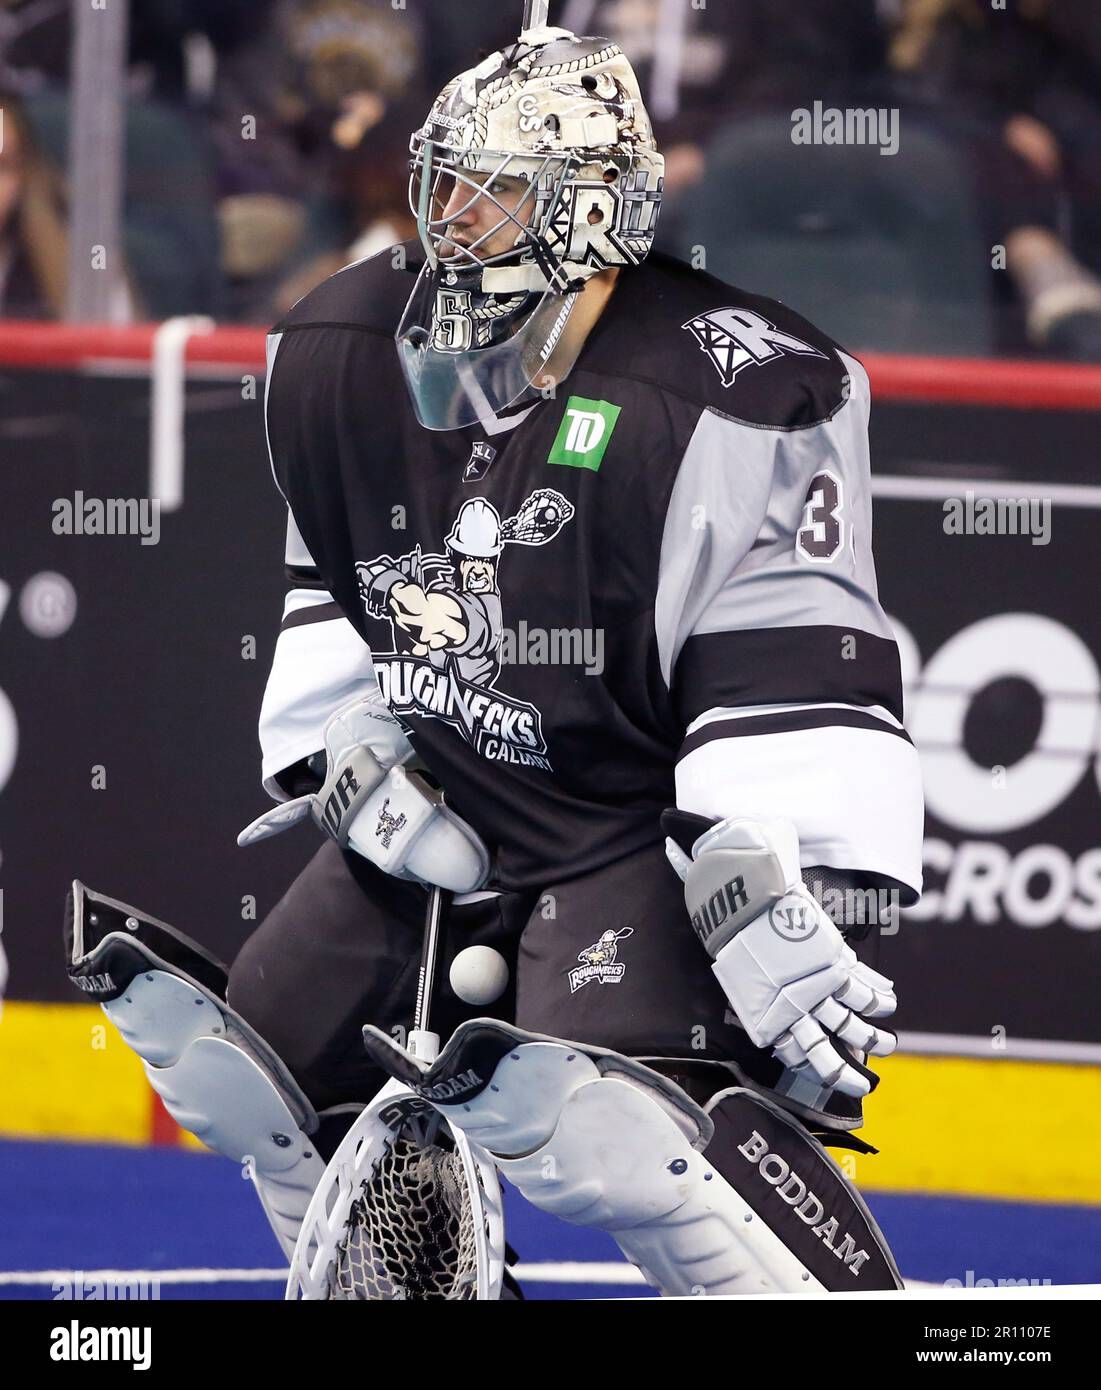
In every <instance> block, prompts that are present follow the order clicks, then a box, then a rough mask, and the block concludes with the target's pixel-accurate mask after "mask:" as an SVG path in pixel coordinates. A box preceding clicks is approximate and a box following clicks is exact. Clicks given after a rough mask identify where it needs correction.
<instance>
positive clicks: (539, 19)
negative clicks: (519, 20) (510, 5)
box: [524, 0, 550, 30]
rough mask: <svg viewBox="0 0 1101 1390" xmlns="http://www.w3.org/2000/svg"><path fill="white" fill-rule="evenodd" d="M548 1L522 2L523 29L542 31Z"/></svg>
mask: <svg viewBox="0 0 1101 1390" xmlns="http://www.w3.org/2000/svg"><path fill="white" fill-rule="evenodd" d="M549 6H550V0H524V29H525V30H528V29H542V28H544V27H545V26H546V23H547V10H548V8H549Z"/></svg>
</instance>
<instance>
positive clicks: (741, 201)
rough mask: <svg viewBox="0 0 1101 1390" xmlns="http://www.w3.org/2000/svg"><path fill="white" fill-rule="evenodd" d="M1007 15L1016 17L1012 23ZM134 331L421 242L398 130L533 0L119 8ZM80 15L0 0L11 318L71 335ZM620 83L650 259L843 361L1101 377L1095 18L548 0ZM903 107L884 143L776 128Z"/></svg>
mask: <svg viewBox="0 0 1101 1390" xmlns="http://www.w3.org/2000/svg"><path fill="white" fill-rule="evenodd" d="M1003 6H1004V7H1003ZM130 8H131V16H130V30H129V62H128V67H127V71H126V74H125V82H126V97H127V102H126V128H125V138H126V198H125V216H124V223H125V246H126V283H127V286H128V291H129V293H128V304H127V306H126V309H125V312H126V313H127V314H128V315H130V316H132V317H134V318H138V319H159V318H163V317H166V316H168V315H170V314H177V313H205V314H211V315H213V316H214V317H215V318H217V319H219V320H220V321H229V322H243V323H256V324H267V323H270V322H271V321H272V320H273V319H275V318H277V317H278V316H279V315H280V314H281V313H282V312H284V311H285V310H286V309H287V308H288V307H289V306H290V305H291V304H292V303H293V302H294V301H295V300H296V299H297V298H299V297H300V296H301V295H302V294H303V293H305V292H306V290H308V289H309V288H310V287H311V286H312V285H313V284H315V283H317V282H318V281H319V280H321V279H323V278H324V277H326V276H327V275H329V274H331V273H332V272H334V271H335V270H337V269H339V268H340V267H341V266H343V265H346V264H347V263H348V262H349V261H351V260H356V259H358V258H360V257H362V256H364V255H367V254H370V253H372V252H373V251H376V250H380V249H383V248H385V247H387V246H389V245H390V244H392V243H393V242H395V241H399V240H402V239H404V238H407V237H410V236H412V235H414V234H415V228H414V224H413V220H412V217H411V215H410V212H409V208H408V204H407V181H408V139H409V134H410V132H411V131H412V130H413V129H414V127H416V126H418V125H420V124H421V123H422V122H423V119H424V116H425V114H426V112H427V110H428V107H429V105H430V103H431V100H432V97H433V96H434V95H435V93H436V92H437V91H438V90H439V88H440V87H442V86H443V85H444V83H445V82H446V81H447V79H448V78H449V77H451V76H452V75H453V74H454V73H456V72H458V71H460V70H461V69H463V68H466V67H469V66H470V65H471V64H472V63H473V62H475V61H477V59H478V58H479V57H480V56H482V55H484V54H485V53H488V52H491V51H493V50H494V49H496V48H499V47H502V46H504V45H505V44H507V43H508V42H509V41H511V40H512V39H514V38H515V36H516V32H517V30H518V27H519V19H520V14H521V8H522V7H521V0H462V2H461V3H460V2H459V0H131V7H130ZM71 10H72V6H71V3H70V0H0V108H2V109H3V119H4V124H3V141H2V146H0V316H3V317H7V318H34V319H50V318H60V317H62V316H63V314H64V305H65V297H66V273H67V272H66V265H67V230H66V223H67V180H66V147H67V133H68V118H69V99H70V98H69V61H70V51H71V48H72V32H71ZM550 20H551V23H553V24H561V25H563V26H565V27H567V28H570V29H573V30H574V31H576V32H578V33H600V34H607V35H610V36H611V37H613V38H615V39H616V40H618V41H619V42H620V44H621V45H622V47H623V48H624V50H625V51H626V53H627V54H628V55H629V57H630V58H631V59H632V61H633V63H634V64H635V67H636V71H637V72H638V74H639V77H640V80H641V82H642V87H643V91H644V93H645V95H646V97H647V100H648V104H649V107H650V111H651V114H652V115H653V117H654V120H655V125H656V127H657V133H658V137H659V140H660V142H661V147H662V149H663V152H664V153H665V156H666V160H667V184H666V195H667V196H666V204H665V210H664V211H663V214H662V223H661V231H660V232H659V244H660V245H662V246H663V247H664V248H665V249H667V250H671V251H674V252H676V253H677V254H681V255H684V256H687V257H691V258H693V262H694V263H695V264H697V265H700V266H704V267H706V269H707V270H709V271H711V272H712V273H714V274H717V275H719V276H720V277H721V278H723V279H727V280H730V281H732V282H733V283H735V284H738V285H742V286H744V287H745V288H747V289H751V290H754V291H756V292H760V293H764V294H770V295H773V296H775V297H778V298H781V299H784V300H785V301H788V302H790V303H791V304H793V305H794V306H795V307H796V308H798V309H800V310H801V311H802V312H804V313H806V314H807V315H808V316H809V317H811V318H814V319H816V320H817V321H818V322H819V323H820V324H821V326H822V327H823V328H825V329H826V330H827V331H829V332H831V333H832V334H833V335H834V336H835V337H837V338H839V339H840V340H841V341H843V342H845V343H846V344H847V345H849V346H851V347H853V348H855V349H857V350H859V349H860V348H878V349H881V350H893V351H911V352H935V353H947V354H953V355H960V354H964V355H968V354H969V355H985V354H994V353H1002V354H1011V355H1015V356H1028V355H1036V356H1047V357H1051V358H1061V359H1070V360H1079V361H1101V3H1098V0H551V11H550ZM815 103H821V104H822V106H823V108H832V109H839V110H844V109H849V108H860V109H876V110H883V111H885V112H886V111H895V110H896V111H897V112H898V113H899V117H898V130H899V140H898V149H897V153H896V154H892V155H891V157H889V158H888V157H884V156H883V155H882V154H881V152H880V150H878V149H873V148H868V147H864V146H859V145H855V146H854V145H848V146H846V145H838V146H833V145H817V146H805V145H800V144H797V143H795V142H794V141H793V139H792V129H793V112H795V111H797V110H801V109H811V108H813V106H814V104H815Z"/></svg>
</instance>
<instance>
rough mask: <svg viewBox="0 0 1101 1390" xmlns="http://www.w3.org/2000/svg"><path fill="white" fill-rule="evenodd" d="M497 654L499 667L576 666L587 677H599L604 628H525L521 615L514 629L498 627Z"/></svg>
mask: <svg viewBox="0 0 1101 1390" xmlns="http://www.w3.org/2000/svg"><path fill="white" fill-rule="evenodd" d="M497 653H498V659H499V661H500V663H501V665H502V666H580V667H581V668H582V669H583V670H584V672H585V674H586V675H587V676H599V675H600V674H601V673H602V672H603V670H604V629H603V628H600V627H550V628H547V627H529V626H528V624H527V623H526V622H525V621H524V619H522V618H521V620H520V622H519V623H518V624H517V625H516V627H515V628H508V627H505V628H502V629H501V644H500V646H499V647H498V649H497Z"/></svg>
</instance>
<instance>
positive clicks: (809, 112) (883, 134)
mask: <svg viewBox="0 0 1101 1390" xmlns="http://www.w3.org/2000/svg"><path fill="white" fill-rule="evenodd" d="M791 143H792V144H793V145H878V146H879V153H880V154H883V155H892V154H898V150H899V109H898V107H897V106H890V107H888V106H873V107H861V106H847V107H845V108H844V109H842V108H840V107H837V106H824V105H823V104H822V102H820V101H816V102H815V103H814V105H813V106H812V107H810V108H807V107H805V106H800V107H799V108H797V109H796V110H795V111H793V112H792V113H791Z"/></svg>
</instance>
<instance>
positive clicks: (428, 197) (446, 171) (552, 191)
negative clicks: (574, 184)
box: [409, 131, 581, 293]
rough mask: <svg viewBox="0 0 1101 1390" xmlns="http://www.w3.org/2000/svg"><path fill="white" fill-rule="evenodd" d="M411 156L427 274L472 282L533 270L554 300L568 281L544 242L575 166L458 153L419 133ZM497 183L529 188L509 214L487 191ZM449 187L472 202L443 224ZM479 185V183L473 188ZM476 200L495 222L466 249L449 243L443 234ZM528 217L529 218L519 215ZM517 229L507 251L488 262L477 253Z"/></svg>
mask: <svg viewBox="0 0 1101 1390" xmlns="http://www.w3.org/2000/svg"><path fill="white" fill-rule="evenodd" d="M409 149H410V153H411V154H412V156H413V159H412V161H411V165H410V176H409V207H410V210H411V211H412V213H413V215H414V216H415V217H416V219H417V231H418V233H419V235H420V239H421V243H422V244H423V246H424V249H425V254H426V255H427V257H428V261H429V264H430V265H431V267H432V269H433V270H438V269H439V268H440V263H441V262H442V263H443V268H444V270H445V271H447V272H450V273H452V274H455V275H457V276H464V277H465V276H467V275H471V276H477V277H478V280H479V282H480V278H481V275H482V273H483V272H484V271H485V270H487V269H492V268H493V267H495V266H516V265H523V264H524V263H534V264H536V265H538V267H539V269H540V271H541V272H542V275H543V278H544V279H545V280H546V282H547V285H548V286H549V287H550V288H552V289H556V290H558V291H559V292H560V293H561V292H563V291H565V290H566V289H567V288H568V277H567V275H566V274H565V272H564V271H563V269H562V267H561V263H560V261H559V258H558V257H557V256H556V255H555V254H554V252H553V251H552V249H551V246H550V244H549V242H548V239H547V235H546V233H547V229H548V228H549V227H550V226H551V225H552V224H553V222H554V220H555V217H556V214H557V212H558V209H559V208H560V206H561V205H562V201H563V196H564V193H565V190H566V188H567V186H568V184H569V181H570V179H571V177H572V176H573V175H574V174H575V173H576V172H577V171H578V170H579V169H580V168H581V162H580V160H577V159H572V158H564V157H563V156H562V155H559V154H546V155H536V156H532V155H526V154H519V153H517V152H516V151H509V150H479V151H477V152H476V153H474V152H465V153H464V152H463V151H462V150H457V149H452V148H450V147H448V146H446V145H441V144H438V143H437V142H435V141H433V140H428V139H426V138H425V137H424V135H423V134H422V132H420V131H417V132H416V133H415V134H414V135H413V137H412V139H411V140H410V142H409ZM502 178H518V179H521V180H523V181H524V182H525V183H526V184H527V188H526V189H525V191H524V193H523V196H522V197H521V198H520V200H519V202H518V203H517V204H516V205H515V207H513V208H511V209H510V208H507V207H506V206H505V205H504V204H503V203H502V202H501V201H500V199H499V197H498V196H497V195H495V194H494V193H493V192H492V191H491V190H492V188H493V185H494V184H495V183H496V182H497V181H498V180H499V179H502ZM448 180H451V181H452V185H454V184H458V185H461V186H462V187H463V188H465V189H467V190H469V192H470V197H469V198H468V199H467V200H466V201H465V202H464V203H463V204H462V206H461V207H460V208H458V209H457V210H453V211H452V212H451V213H450V214H449V215H448V216H447V217H444V216H443V213H444V210H445V208H446V206H447V205H448V203H449V202H450V201H451V199H450V197H449V196H445V194H450V192H451V187H450V186H449V185H448V182H447V181H448ZM479 180H480V181H479ZM479 199H485V200H486V201H487V202H488V203H490V204H491V205H492V206H493V208H495V209H496V211H497V212H498V213H499V214H500V217H499V219H498V221H497V222H495V223H494V224H493V226H491V227H490V228H489V229H488V230H487V231H485V232H483V233H482V234H481V235H480V236H479V237H478V238H477V240H476V241H474V242H472V243H471V244H470V245H469V246H464V245H462V244H461V243H459V242H456V241H453V240H452V239H451V238H450V237H449V236H448V228H449V227H450V226H451V225H452V224H453V223H454V221H455V220H456V219H457V218H459V217H463V216H465V214H466V213H467V212H469V211H470V210H471V209H472V208H473V207H474V206H475V204H476V203H477V202H478V200H479ZM527 209H530V210H531V216H530V219H529V220H527V221H525V220H524V219H523V216H522V214H523V213H524V212H525V210H527ZM510 226H512V227H515V229H516V238H515V240H514V241H513V243H512V245H511V246H509V247H507V248H506V249H505V250H503V251H499V252H496V253H494V254H493V255H489V256H487V255H482V254H480V252H481V250H482V248H483V247H484V246H486V245H487V244H488V243H490V242H492V241H493V240H494V238H496V237H497V236H498V234H499V233H501V232H503V231H505V230H506V229H508V228H509V227H510Z"/></svg>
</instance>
